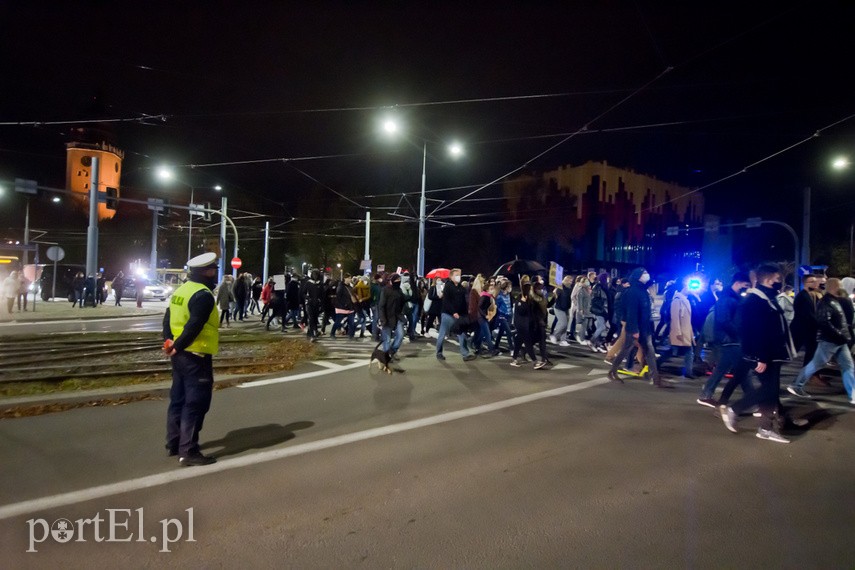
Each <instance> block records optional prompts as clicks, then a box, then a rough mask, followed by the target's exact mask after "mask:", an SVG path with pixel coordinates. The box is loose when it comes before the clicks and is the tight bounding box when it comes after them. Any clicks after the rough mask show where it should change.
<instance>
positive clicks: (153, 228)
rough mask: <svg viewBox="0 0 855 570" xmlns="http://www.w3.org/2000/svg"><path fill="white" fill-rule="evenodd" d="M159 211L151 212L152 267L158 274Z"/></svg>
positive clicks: (153, 272)
mask: <svg viewBox="0 0 855 570" xmlns="http://www.w3.org/2000/svg"><path fill="white" fill-rule="evenodd" d="M158 214H159V212H158V211H157V210H154V211H153V212H152V213H151V260H150V267H151V272H152V274H153V275H156V274H157V216H158Z"/></svg>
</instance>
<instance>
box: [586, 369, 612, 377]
mask: <svg viewBox="0 0 855 570" xmlns="http://www.w3.org/2000/svg"><path fill="white" fill-rule="evenodd" d="M607 372H608V370H600V369H597V368H594V369H593V370H591V371H590V372H588V376H596V375H598V374H606V373H607Z"/></svg>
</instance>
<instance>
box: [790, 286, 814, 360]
mask: <svg viewBox="0 0 855 570" xmlns="http://www.w3.org/2000/svg"><path fill="white" fill-rule="evenodd" d="M816 305H817V301H816V299H815V298H814V296H813V295H811V293H810V291H808V290H807V289H802V290H801V291H799V294H798V295H796V297H795V299H793V311H794V312H795V316H794V317H793V322H792V324H790V330H791V331H792V333H793V341H794V342H795V345H796V348H802V347H803V346H805V344H808V343H813V342H815V341H816V329H817V323H816Z"/></svg>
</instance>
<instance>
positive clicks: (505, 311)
mask: <svg viewBox="0 0 855 570" xmlns="http://www.w3.org/2000/svg"><path fill="white" fill-rule="evenodd" d="M512 287H513V284H512V283H511V282H510V281H509V280H507V279H504V280H502V281H500V282H498V283H497V284H496V289H497V293H496V324H495V327H494V328H497V329H499V333H498V334H497V335H496V340H495V342H494V344H493V346H494V347H495V349H496V350H498V349H499V341H500V340H501V339H502V335H503V334H504V335H505V336H506V337H507V339H508V349H509V350H510V352H511V354H513V353H514V335H513V332H512V331H511V319H512V318H513V309H512V307H511V288H512Z"/></svg>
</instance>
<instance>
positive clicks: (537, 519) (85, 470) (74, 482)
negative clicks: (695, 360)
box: [0, 340, 855, 568]
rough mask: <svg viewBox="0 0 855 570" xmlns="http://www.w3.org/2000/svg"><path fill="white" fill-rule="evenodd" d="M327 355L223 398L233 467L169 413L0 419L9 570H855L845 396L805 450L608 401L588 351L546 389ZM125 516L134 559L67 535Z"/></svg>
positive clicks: (814, 404)
mask: <svg viewBox="0 0 855 570" xmlns="http://www.w3.org/2000/svg"><path fill="white" fill-rule="evenodd" d="M324 342H325V344H326V345H332V346H331V348H330V353H331V356H332V357H333V358H332V359H330V360H326V361H324V362H322V363H320V364H306V365H304V366H303V367H301V368H299V369H297V370H295V371H293V373H291V374H292V375H291V377H290V378H291V381H276V382H270V383H267V384H264V385H255V386H247V387H243V388H231V389H227V390H221V391H218V392H216V393H215V396H214V402H213V407H212V410H211V412H210V413H209V414H208V417H207V419H206V424H205V429H204V430H203V432H202V441H203V442H204V448H205V451H206V452H207V453H211V454H213V455H215V456H216V457H218V460H219V461H218V463H217V464H216V465H214V466H209V467H193V468H184V469H182V468H180V467H178V465H177V464H176V461H175V460H174V459H170V458H167V457H166V456H165V453H164V450H163V448H162V442H163V429H164V425H163V424H164V418H165V408H166V402H165V401H144V402H138V403H134V404H129V405H125V406H111V407H100V408H83V409H77V410H72V411H68V412H63V413H59V414H50V415H44V416H39V417H33V418H26V419H18V420H4V421H2V422H0V457H2V458H3V460H2V462H0V552H2V555H0V556H2V566H3V567H8V568H23V567H54V566H57V565H62V566H64V567H79V568H101V567H117V566H129V567H154V566H166V565H170V566H176V567H229V568H234V567H244V568H255V567H277V568H283V567H285V568H338V567H345V568H349V567H355V566H364V567H369V568H374V567H440V568H451V567H454V568H463V567H467V568H469V567H473V568H475V567H477V568H482V567H489V568H495V567H501V568H521V567H532V568H544V567H554V568H568V567H580V568H605V567H608V568H618V567H633V568H674V567H681V568H683V567H686V568H721V567H777V568H805V567H807V568H851V567H852V566H853V561H855V543H853V541H852V540H851V534H852V529H853V528H855V524H853V523H855V515H853V513H855V498H853V496H852V495H851V494H850V493H848V491H847V489H849V488H851V487H852V485H853V483H855V470H853V469H852V466H853V464H852V453H851V446H852V444H851V442H852V441H853V435H855V419H853V414H851V413H849V410H848V406H847V405H845V404H844V402H845V400H844V397H843V395H838V394H829V395H827V396H824V397H822V398H816V399H814V400H812V401H810V402H808V403H802V402H800V404H802V405H801V407H799V408H798V409H796V410H795V413H796V414H798V415H804V416H806V417H808V418H809V419H810V420H811V425H810V426H809V427H808V428H807V429H805V430H798V431H795V432H789V435H790V436H791V437H792V439H793V442H792V443H791V444H789V445H784V444H776V443H771V442H765V441H761V440H758V439H756V438H755V437H754V429H755V428H756V420H755V419H754V418H751V417H748V418H745V419H743V420H742V422H741V427H742V428H743V430H742V431H741V432H740V433H739V434H736V435H734V434H731V433H730V432H728V431H726V430H725V428H724V426H723V425H722V423H721V421H720V420H719V418H718V417H717V416H716V415H715V414H714V412H713V411H712V410H711V409H710V408H703V407H701V406H699V405H698V404H696V403H695V401H694V400H695V398H696V396H697V392H698V389H699V383H697V382H693V383H690V384H686V385H678V386H677V388H676V389H675V390H671V391H665V390H657V389H654V388H653V387H651V386H650V385H648V384H646V383H643V382H641V381H639V380H627V383H626V384H624V385H620V384H615V383H610V382H608V380H607V379H605V378H604V376H605V374H604V371H605V365H604V364H603V363H602V361H601V359H600V358H599V357H598V356H595V355H593V354H591V353H590V352H587V351H585V350H582V349H577V348H571V349H562V350H563V352H562V353H561V354H560V355H559V356H561V357H560V358H559V357H556V358H555V362H556V363H557V364H558V366H557V367H556V368H554V369H552V370H547V371H534V370H532V369H531V368H523V369H519V370H517V369H514V368H511V367H510V366H508V362H509V360H508V359H507V358H506V357H500V358H497V359H492V360H480V359H479V360H478V361H475V362H472V363H463V362H462V361H461V359H460V356H459V355H458V354H457V353H456V351H455V350H454V347H452V346H447V347H446V351H445V352H446V355H447V357H448V360H447V361H446V362H444V363H439V362H437V361H436V360H435V358H434V357H433V350H432V347H431V346H430V345H428V344H427V343H424V342H418V343H415V344H412V345H405V346H404V348H403V350H402V353H403V354H404V355H405V357H404V358H403V359H402V361H401V362H400V364H399V365H398V367H399V368H400V370H401V371H399V372H396V373H395V374H394V375H392V376H388V375H385V374H382V373H380V372H378V371H377V369H376V368H374V369H373V370H371V371H369V369H368V367H367V366H366V365H365V364H364V362H361V361H358V360H350V357H354V358H355V357H360V356H362V357H364V355H366V354H368V352H369V351H370V348H371V347H372V345H369V344H368V343H358V342H354V343H349V342H347V341H341V340H338V341H324ZM298 374H299V375H300V376H295V375H298ZM295 378H296V379H295ZM274 380H275V379H274ZM105 486H108V487H105ZM107 509H130V512H129V513H128V514H124V513H122V512H120V511H115V512H114V516H115V517H116V519H117V522H119V523H121V522H122V521H128V527H127V528H125V527H121V526H117V527H115V529H114V530H115V533H114V536H115V538H122V537H126V536H129V535H132V536H133V538H134V540H133V541H131V542H106V541H105V542H95V541H94V536H95V533H94V526H93V525H94V523H89V524H84V525H83V534H82V535H81V533H80V532H77V533H76V536H74V535H72V541H71V542H67V543H60V542H58V540H55V539H54V538H52V537H50V536H47V535H46V534H45V532H46V529H47V527H48V525H51V524H52V523H53V522H54V521H56V520H58V519H69V521H70V523H71V528H77V527H78V523H77V522H76V521H77V520H78V519H86V518H93V517H95V516H96V515H100V516H101V518H103V519H104V522H102V523H99V524H100V525H101V526H100V531H101V533H102V535H104V536H102V538H104V537H107V536H108V535H109V533H108V531H107V526H108V524H107V519H108V517H109V511H108V510H107ZM137 509H142V510H140V511H138V510H137ZM187 509H192V517H193V518H192V522H193V524H192V531H193V539H194V541H193V542H190V541H187V540H186V539H187V535H188V532H189V530H190V526H191V525H190V520H189V517H190V513H189V512H188V511H187ZM139 516H141V517H142V519H143V524H142V527H143V530H142V531H140V530H139V526H140V525H139V524H138V523H137V520H138V518H137V517H139ZM129 518H130V520H128V519H129ZM39 519H44V521H45V526H42V525H41V522H40V520H39ZM168 519H175V520H174V521H171V522H170V521H168ZM28 520H29V521H31V522H30V523H28V522H27V521H28ZM161 520H167V522H165V523H161V522H159V521H161ZM179 523H180V524H181V525H182V530H183V535H182V538H181V539H179V540H177V541H176V542H175V543H174V544H171V545H170V544H166V543H165V542H164V541H163V535H162V532H163V530H162V529H163V528H165V529H166V531H167V533H168V534H169V536H170V537H173V538H174V537H176V536H177V528H178V524H179ZM31 526H32V527H33V535H34V538H35V539H40V538H42V537H45V536H47V537H46V538H45V540H44V541H43V542H40V543H37V542H33V544H32V547H33V548H32V549H33V550H37V552H30V553H27V552H25V551H26V550H27V549H28V548H29V547H30V546H31V545H30V527H31ZM56 528H58V527H55V529H56ZM140 536H141V537H142V540H141V541H138V540H137V538H139V537H140ZM80 537H82V538H85V539H86V541H85V542H77V541H76V540H77V538H80ZM152 539H154V541H152ZM164 544H166V546H164ZM166 549H169V550H170V552H161V550H166Z"/></svg>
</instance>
